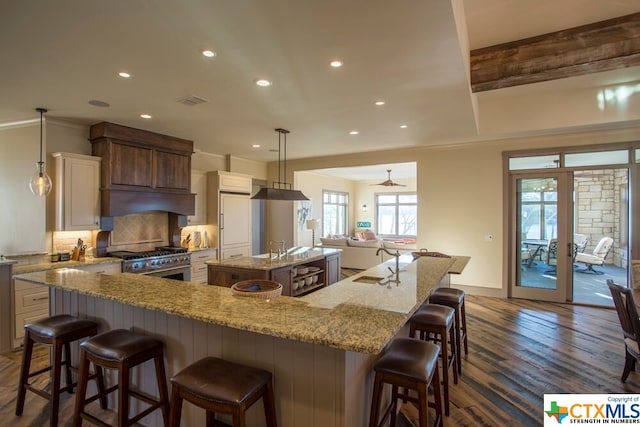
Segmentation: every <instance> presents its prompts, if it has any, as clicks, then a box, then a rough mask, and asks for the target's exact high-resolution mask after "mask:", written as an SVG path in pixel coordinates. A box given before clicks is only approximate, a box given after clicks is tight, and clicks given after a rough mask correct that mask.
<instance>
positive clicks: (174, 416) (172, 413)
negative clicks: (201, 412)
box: [169, 385, 182, 427]
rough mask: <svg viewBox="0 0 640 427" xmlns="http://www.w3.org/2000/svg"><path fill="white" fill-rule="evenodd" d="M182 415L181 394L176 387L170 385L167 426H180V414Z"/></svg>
mask: <svg viewBox="0 0 640 427" xmlns="http://www.w3.org/2000/svg"><path fill="white" fill-rule="evenodd" d="M181 415H182V396H180V391H179V390H178V387H176V386H175V385H174V386H171V405H170V406H169V427H179V426H180V416H181Z"/></svg>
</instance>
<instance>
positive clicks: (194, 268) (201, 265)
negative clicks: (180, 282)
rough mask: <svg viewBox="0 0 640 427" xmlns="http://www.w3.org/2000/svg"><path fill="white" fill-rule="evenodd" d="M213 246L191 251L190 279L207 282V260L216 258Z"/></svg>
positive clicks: (196, 281)
mask: <svg viewBox="0 0 640 427" xmlns="http://www.w3.org/2000/svg"><path fill="white" fill-rule="evenodd" d="M216 253H217V250H216V249H215V248H211V249H203V250H198V251H193V252H192V253H191V281H192V282H195V283H207V264H205V263H206V262H207V261H215V260H216Z"/></svg>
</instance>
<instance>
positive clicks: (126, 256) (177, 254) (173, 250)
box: [107, 246, 191, 273]
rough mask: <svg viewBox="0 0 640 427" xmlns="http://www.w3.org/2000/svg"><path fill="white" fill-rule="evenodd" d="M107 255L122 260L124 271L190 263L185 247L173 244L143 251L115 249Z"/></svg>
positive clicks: (136, 271) (147, 270)
mask: <svg viewBox="0 0 640 427" xmlns="http://www.w3.org/2000/svg"><path fill="white" fill-rule="evenodd" d="M107 255H108V256H112V257H115V258H120V259H122V260H124V263H123V265H122V271H123V272H124V273H148V272H152V271H158V270H168V269H172V268H179V267H184V266H189V265H191V254H190V253H188V252H187V248H180V247H175V246H161V247H158V248H156V249H155V250H152V251H143V252H131V251H116V252H109V253H108V254H107Z"/></svg>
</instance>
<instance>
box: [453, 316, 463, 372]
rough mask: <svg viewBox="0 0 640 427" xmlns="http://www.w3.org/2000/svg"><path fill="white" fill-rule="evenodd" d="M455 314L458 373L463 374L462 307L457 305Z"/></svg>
mask: <svg viewBox="0 0 640 427" xmlns="http://www.w3.org/2000/svg"><path fill="white" fill-rule="evenodd" d="M454 310H455V315H454V320H453V324H454V327H455V329H456V330H455V340H456V347H458V351H457V353H456V359H457V363H456V365H458V374H460V375H462V352H461V351H460V349H461V348H462V347H461V346H462V342H461V340H460V328H461V323H460V307H459V306H458V307H456V308H455V309H454Z"/></svg>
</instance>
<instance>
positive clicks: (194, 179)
mask: <svg viewBox="0 0 640 427" xmlns="http://www.w3.org/2000/svg"><path fill="white" fill-rule="evenodd" d="M191 192H192V193H195V195H196V213H195V215H193V216H188V217H187V224H188V225H202V224H206V223H207V173H206V172H202V171H197V170H192V171H191Z"/></svg>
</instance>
